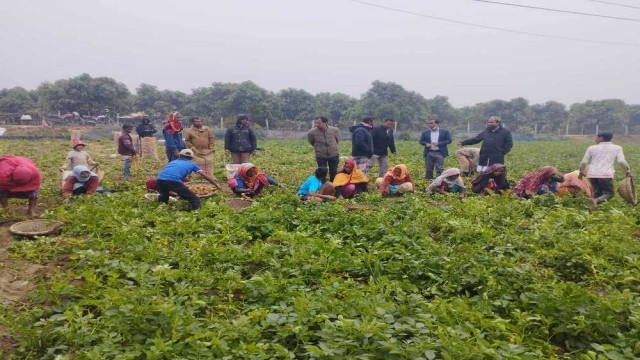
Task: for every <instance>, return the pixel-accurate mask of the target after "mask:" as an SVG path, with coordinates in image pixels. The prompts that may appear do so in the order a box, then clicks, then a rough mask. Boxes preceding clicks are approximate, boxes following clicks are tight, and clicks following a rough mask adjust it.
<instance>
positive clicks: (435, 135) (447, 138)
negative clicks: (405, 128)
mask: <svg viewBox="0 0 640 360" xmlns="http://www.w3.org/2000/svg"><path fill="white" fill-rule="evenodd" d="M427 127H428V128H429V129H428V130H425V131H423V132H422V135H421V136H420V145H422V146H424V150H423V151H422V156H423V157H424V163H425V168H426V173H425V179H428V180H431V179H433V168H434V167H435V169H436V176H440V174H442V171H443V170H444V158H446V157H447V156H449V149H447V145H449V144H451V142H452V141H453V140H452V139H451V134H450V133H449V131H448V130H445V129H440V120H437V119H429V120H427Z"/></svg>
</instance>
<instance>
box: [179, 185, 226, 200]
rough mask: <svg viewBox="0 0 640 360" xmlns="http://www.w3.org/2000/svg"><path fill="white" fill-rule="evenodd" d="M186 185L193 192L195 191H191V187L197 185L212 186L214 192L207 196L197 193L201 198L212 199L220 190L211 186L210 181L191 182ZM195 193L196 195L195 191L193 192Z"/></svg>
mask: <svg viewBox="0 0 640 360" xmlns="http://www.w3.org/2000/svg"><path fill="white" fill-rule="evenodd" d="M185 185H186V186H187V187H188V188H189V190H191V191H193V190H192V189H191V187H192V186H195V185H208V186H211V189H212V191H211V192H209V193H207V194H197V193H196V196H197V197H199V198H208V197H210V196H213V194H215V193H216V191H218V189H217V188H216V187H215V186H213V185H211V183H210V182H208V181H191V182H188V183H186V184H185ZM193 192H194V193H195V191H193Z"/></svg>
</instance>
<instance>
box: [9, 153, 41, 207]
mask: <svg viewBox="0 0 640 360" xmlns="http://www.w3.org/2000/svg"><path fill="white" fill-rule="evenodd" d="M41 184H42V176H41V175H40V171H39V170H38V167H37V166H36V164H35V163H34V162H33V161H32V160H31V159H28V158H26V157H22V156H12V155H7V156H2V157H0V207H3V208H6V207H7V206H8V205H9V199H10V198H15V199H29V207H28V208H27V214H28V215H29V216H32V217H33V216H36V204H37V203H38V195H39V192H38V190H39V189H40V185H41Z"/></svg>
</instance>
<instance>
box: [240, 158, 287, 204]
mask: <svg viewBox="0 0 640 360" xmlns="http://www.w3.org/2000/svg"><path fill="white" fill-rule="evenodd" d="M269 185H278V182H277V181H275V180H274V179H272V178H270V177H268V176H267V175H266V174H265V173H263V172H261V171H260V170H259V169H258V168H257V167H256V166H255V165H253V164H252V163H244V164H242V165H240V167H239V168H238V172H237V173H236V174H235V175H234V176H233V177H232V178H231V179H229V187H230V188H231V190H233V192H234V193H236V194H237V195H244V196H248V197H255V196H258V194H259V193H260V191H262V189H264V188H265V187H267V186H269Z"/></svg>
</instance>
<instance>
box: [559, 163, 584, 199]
mask: <svg viewBox="0 0 640 360" xmlns="http://www.w3.org/2000/svg"><path fill="white" fill-rule="evenodd" d="M563 179H564V181H562V183H560V184H558V195H559V196H565V195H573V196H576V195H580V194H582V195H584V196H586V197H588V198H590V197H591V183H590V182H589V180H587V179H586V178H583V179H580V170H576V171H572V172H570V173H566V174H564V176H563Z"/></svg>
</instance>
